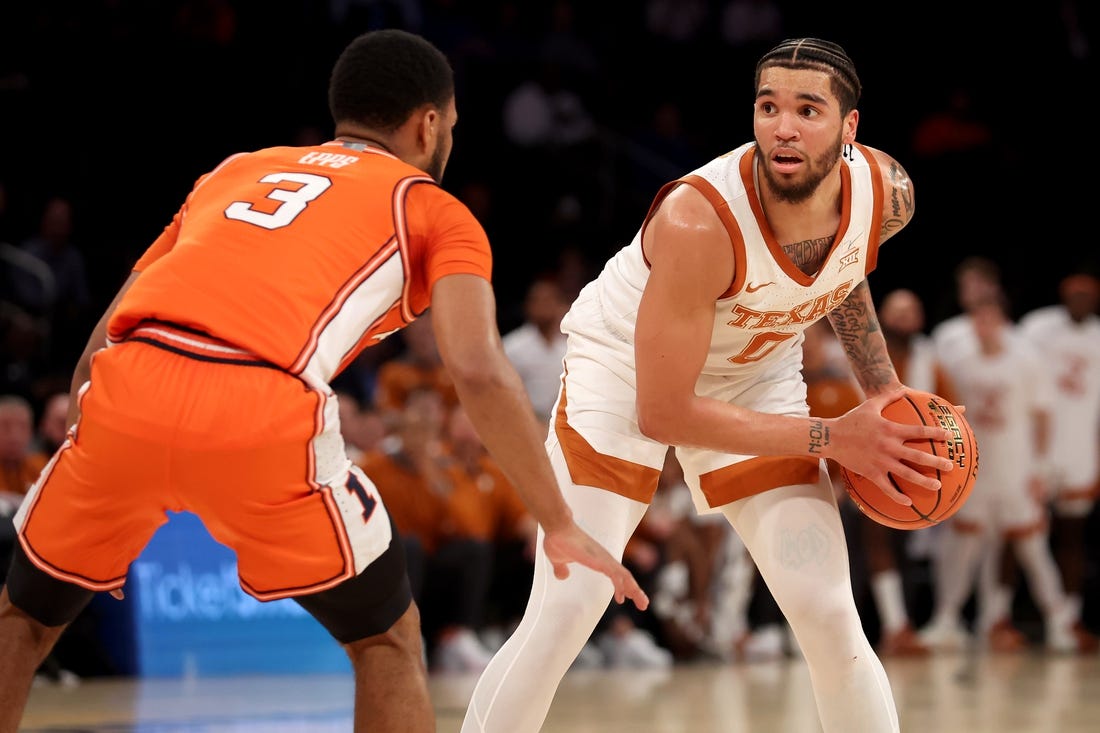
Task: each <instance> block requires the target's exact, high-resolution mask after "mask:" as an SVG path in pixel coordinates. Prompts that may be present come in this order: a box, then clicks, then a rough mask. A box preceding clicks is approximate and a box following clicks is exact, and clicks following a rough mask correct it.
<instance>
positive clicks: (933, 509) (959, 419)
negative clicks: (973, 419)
mask: <svg viewBox="0 0 1100 733" xmlns="http://www.w3.org/2000/svg"><path fill="white" fill-rule="evenodd" d="M914 396H915V397H916V398H917V400H919V402H918V401H917V400H915V399H914ZM905 405H908V411H907V410H906V408H905ZM945 414H949V415H950V416H951V418H952V419H953V420H954V421H955V423H956V425H957V427H958V432H959V435H960V438H961V440H960V442H959V446H960V448H961V449H962V451H963V456H962V457H963V460H964V463H965V465H966V472H965V475H963V476H961V477H960V478H958V479H957V480H955V481H952V480H948V481H944V478H943V477H944V473H943V472H941V471H939V470H938V469H937V470H935V471H934V474H935V476H936V477H937V478H939V479H940V480H941V482H942V483H943V484H944V486H943V488H941V489H940V491H938V492H936V495H935V497H934V498H931V497H927V496H926V495H927V492H925V491H924V490H921V489H913V490H912V491H906V490H904V489H903V488H902V486H901V485H900V484H899V479H897V478H896V477H895V476H894V475H893V474H889V479H890V482H891V483H892V484H893V485H894V487H895V488H896V489H897V490H898V491H901V492H902V493H905V494H907V495H909V496H910V498H911V499H914V501H913V504H912V505H910V506H908V507H906V506H905V505H902V504H895V503H894V502H893V500H892V499H890V498H889V497H887V496H886V495H885V494H884V493H882V492H881V490H879V489H878V487H876V486H874V484H872V483H871V482H870V481H869V480H868V479H866V477H863V476H860V475H858V474H854V473H852V472H850V471H848V470H847V469H845V468H843V467H841V469H842V470H841V476H842V477H843V479H844V483H845V488H846V489H847V491H848V494H849V496H850V498H851V499H852V501H853V503H854V504H855V505H856V506H857V507H858V508H859V510H860V511H861V512H862V513H863V514H865V515H867V516H868V517H870V518H871V519H872V520H874V521H876V522H878V523H879V524H883V525H885V526H888V527H893V528H896V529H906V530H912V529H920V528H923V527H929V526H933V525H935V524H939V523H940V522H942V521H943V520H945V519H947V518H949V517H951V516H952V515H953V514H954V513H955V512H956V511H957V510H958V508H959V507H960V506H962V504H963V503H965V501H966V499H967V498H968V496H969V493H970V490H972V489H973V482H974V476H975V474H976V472H977V468H978V465H977V463H978V453H977V438H976V437H975V435H974V431H973V429H971V427H970V424H969V423H968V422H966V419H965V418H964V417H963V416H962V413H960V412H959V411H958V410H956V409H955V407H954V405H952V404H951V403H950V402H946V401H945V400H944V399H943V398H942V397H940V396H939V395H936V394H934V393H931V392H927V393H923V394H916V395H911V394H906V395H903V396H902V398H901V399H899V400H897V401H895V402H892V403H890V404H889V405H887V407H886V409H884V410H883V416H884V417H886V418H887V419H890V420H894V421H895V422H900V423H906V424H913V425H917V424H920V425H931V424H937V425H939V424H942V422H941V418H943V417H944V416H945ZM911 442H913V443H914V445H919V441H911ZM928 452H929V453H931V454H933V455H936V456H942V455H943V453H942V452H941V451H940V450H939V447H938V446H937V445H936V442H935V441H933V440H929V441H928ZM950 454H951V452H950V451H949V452H948V455H950ZM918 470H927V469H918ZM928 473H929V475H932V472H931V471H929V472H928ZM951 473H952V474H954V472H951ZM951 478H954V476H952V477H951ZM872 491H873V492H877V493H873V494H872V493H871V492H872ZM917 492H920V493H917ZM871 496H873V497H874V499H875V500H877V501H878V506H876V504H875V503H874V502H872V501H870V500H869V499H870V497H871ZM951 497H956V498H955V499H954V500H953V501H951V502H950V503H948V499H949V498H951ZM920 499H923V500H924V501H920ZM929 500H930V501H931V506H929V507H928V508H927V509H925V510H922V509H921V506H923V505H926V504H928V502H929ZM886 502H890V503H889V504H886ZM880 506H881V507H882V508H879V507H880Z"/></svg>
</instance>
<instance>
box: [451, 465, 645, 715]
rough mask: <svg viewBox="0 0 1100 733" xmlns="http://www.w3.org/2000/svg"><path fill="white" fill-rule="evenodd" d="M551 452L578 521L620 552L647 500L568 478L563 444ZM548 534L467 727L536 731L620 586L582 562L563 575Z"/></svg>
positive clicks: (472, 704)
mask: <svg viewBox="0 0 1100 733" xmlns="http://www.w3.org/2000/svg"><path fill="white" fill-rule="evenodd" d="M551 458H552V460H553V461H555V469H556V470H558V480H559V481H560V482H562V491H563V493H564V494H565V499H566V501H567V502H568V503H569V506H570V507H571V508H572V510H573V516H574V518H575V519H576V521H577V524H579V525H580V526H581V528H582V529H584V530H585V531H586V532H588V533H589V534H590V535H592V536H593V537H594V538H595V539H596V540H597V541H599V542H600V544H602V545H603V546H604V547H606V548H607V550H608V552H610V553H611V554H612V555H613V556H615V557H616V558H621V557H622V554H623V548H624V547H626V541H627V540H628V539H629V538H630V535H631V534H633V532H634V529H635V528H636V527H637V526H638V522H640V521H641V519H642V515H644V514H645V511H646V509H647V505H645V504H642V503H640V502H636V501H632V500H630V499H627V498H624V497H622V496H619V495H618V494H613V493H611V492H610V491H604V490H602V489H594V488H591V487H588V486H574V485H572V484H569V483H567V482H568V473H567V472H566V473H565V475H564V476H563V473H562V470H560V469H561V466H560V460H561V454H560V449H555V450H554V451H553V453H552V455H551ZM542 539H543V533H542V528H541V527H540V528H539V539H538V547H539V549H538V557H537V560H536V563H535V576H534V582H533V585H532V588H531V597H530V599H529V600H528V602H527V610H526V611H525V612H524V614H523V619H522V620H521V621H520V623H519V626H518V627H517V628H516V630H515V632H514V633H513V634H512V636H511V637H509V639H508V641H506V642H505V643H504V646H502V647H501V648H500V650H499V651H498V652H497V653H496V654H495V655H494V656H493V659H492V661H490V662H489V666H488V667H486V669H485V671H484V672H483V673H482V675H481V678H480V679H479V680H478V682H477V686H476V687H475V688H474V692H473V696H472V697H471V699H470V704H469V707H468V708H467V710H466V718H465V720H464V721H463V723H462V733H536V731H538V730H539V729H540V728H541V727H542V724H543V721H544V720H545V719H546V714H547V713H548V712H549V710H550V703H551V702H552V701H553V699H554V694H555V692H556V691H557V688H558V685H559V684H560V682H561V678H562V677H563V676H564V675H565V673H566V671H568V669H569V666H570V665H571V664H572V663H573V660H574V659H576V657H577V654H578V653H579V652H580V650H581V648H582V647H583V646H584V644H585V642H587V641H588V638H589V636H591V634H592V630H593V629H594V628H595V627H596V624H597V623H598V622H599V620H600V618H601V617H602V616H603V613H604V611H606V610H607V604H608V602H609V601H610V600H611V596H612V593H613V591H614V588H613V587H612V585H611V581H610V580H609V579H608V578H607V577H606V576H605V575H602V574H601V573H597V572H596V571H594V570H589V569H588V568H586V567H583V566H581V565H578V564H576V563H573V564H571V565H570V566H569V577H568V578H567V579H565V580H558V579H557V578H555V577H554V571H553V568H552V567H551V566H550V563H549V562H548V561H547V559H546V556H545V555H544V554H543V553H542ZM628 602H629V601H628Z"/></svg>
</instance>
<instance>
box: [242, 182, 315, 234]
mask: <svg viewBox="0 0 1100 733" xmlns="http://www.w3.org/2000/svg"><path fill="white" fill-rule="evenodd" d="M260 182H261V183H272V184H275V187H274V188H272V189H271V191H270V192H269V193H268V194H267V196H266V197H265V198H267V199H270V200H271V201H278V202H279V206H278V207H277V208H276V209H275V210H274V211H271V212H265V211H258V210H256V209H254V208H252V204H251V203H249V202H247V201H234V202H233V203H231V204H230V205H229V206H227V207H226V209H225V215H226V216H227V217H229V218H230V219H236V220H238V221H244V222H248V223H249V224H255V225H256V226H258V227H263V228H264V229H279V228H281V227H285V226H287V225H288V224H290V223H291V222H292V221H294V219H295V218H296V217H297V216H298V214H301V213H302V212H303V211H305V210H306V206H307V205H308V204H309V202H310V201H312V200H314V199H315V198H317V197H318V196H320V195H321V194H323V193H324V192H325V191H326V190H327V189H328V187H329V186H331V185H332V181H331V180H329V179H328V178H325V177H324V176H317V175H314V174H312V173H290V172H283V173H269V174H268V175H266V176H264V177H263V178H261V179H260ZM287 182H289V183H297V184H300V185H299V186H298V188H293V189H292V188H283V187H281V186H280V185H279V184H282V183H287Z"/></svg>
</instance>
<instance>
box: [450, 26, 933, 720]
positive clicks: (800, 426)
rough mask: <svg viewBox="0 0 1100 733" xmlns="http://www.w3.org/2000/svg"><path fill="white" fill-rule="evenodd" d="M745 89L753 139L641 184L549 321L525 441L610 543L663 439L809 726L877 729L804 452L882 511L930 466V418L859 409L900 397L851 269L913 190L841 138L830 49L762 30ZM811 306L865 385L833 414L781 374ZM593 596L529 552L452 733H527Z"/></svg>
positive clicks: (654, 474)
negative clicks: (758, 581)
mask: <svg viewBox="0 0 1100 733" xmlns="http://www.w3.org/2000/svg"><path fill="white" fill-rule="evenodd" d="M755 88H756V94H755V105H754V116H753V124H754V131H755V141H754V142H750V143H747V144H745V145H742V146H740V147H738V148H736V149H735V150H732V151H731V152H729V153H727V154H725V155H723V156H721V157H719V158H717V159H715V160H713V161H711V162H709V163H707V164H705V165H704V166H702V167H701V168H699V169H698V170H696V171H694V172H693V173H691V174H689V175H687V176H684V177H683V178H681V179H679V180H676V181H673V182H671V183H669V184H667V185H666V186H665V187H663V188H662V189H661V190H660V191H659V192H658V193H657V196H656V198H655V200H654V202H653V205H652V206H651V208H650V211H649V215H648V216H647V217H646V219H645V221H644V222H643V224H642V226H641V228H640V229H639V231H638V233H637V235H636V236H635V237H634V239H633V241H632V242H631V243H630V244H629V245H627V246H626V247H624V248H623V249H622V250H620V251H619V252H618V254H616V255H615V256H614V257H612V258H611V260H610V261H609V262H608V263H607V264H606V266H605V267H604V269H603V271H602V273H601V274H600V275H599V276H598V278H597V279H595V280H594V281H592V282H591V283H589V284H588V285H587V286H585V288H584V289H583V290H582V292H581V293H580V295H579V296H578V298H577V300H576V301H575V302H574V304H573V306H572V308H571V309H570V311H569V313H568V314H567V315H566V317H565V319H564V320H563V322H562V330H563V331H564V332H565V333H566V335H567V336H568V340H569V343H568V347H567V352H566V356H565V361H564V367H565V368H564V373H563V384H562V389H561V392H560V394H559V397H558V403H557V405H556V408H555V414H554V416H553V417H552V418H551V429H550V435H549V436H548V438H547V449H548V451H549V452H550V456H551V462H552V463H553V464H554V466H555V469H556V471H557V473H558V479H559V481H560V482H561V484H562V487H563V491H564V493H565V495H566V498H567V501H568V502H569V504H570V506H571V508H572V510H573V512H574V516H575V517H576V520H577V521H578V522H579V523H580V524H581V526H583V527H585V529H587V530H588V531H589V532H591V533H592V535H593V536H595V537H597V538H598V539H599V540H600V541H601V542H602V543H603V544H604V546H605V547H606V548H607V549H608V550H609V551H610V552H611V553H612V554H613V555H621V553H622V550H623V547H624V546H625V544H626V542H627V539H628V538H629V537H630V535H631V533H632V532H633V531H634V528H635V527H636V526H637V525H638V522H639V520H640V519H641V517H642V515H643V514H644V513H645V511H646V508H647V506H648V503H649V501H650V500H651V498H652V496H653V493H654V490H655V488H656V486H657V479H658V476H659V474H660V471H661V467H662V465H663V463H664V459H665V452H666V450H667V447H668V446H670V445H672V446H675V448H676V456H677V459H678V460H679V462H680V464H681V466H682V467H683V470H684V478H685V481H686V482H687V484H688V486H689V488H690V489H691V491H692V493H693V497H694V501H695V505H696V507H697V509H698V510H699V511H703V512H721V513H722V514H723V515H724V516H725V517H726V519H728V520H729V522H730V524H732V526H733V527H734V529H735V530H736V531H737V533H738V534H739V536H740V537H741V539H742V540H743V541H744V543H745V546H746V547H748V549H749V551H750V552H751V553H752V555H753V559H754V560H755V561H756V563H757V565H758V566H759V568H760V571H761V574H762V575H763V577H764V579H765V580H766V581H767V583H768V585H769V588H770V589H771V591H772V593H773V594H774V596H775V599H776V601H777V602H778V603H779V605H780V607H781V608H782V610H783V612H784V614H785V616H786V617H787V620H788V621H789V623H790V625H791V628H792V630H793V632H794V634H795V636H796V639H797V642H798V645H799V647H800V648H801V651H802V652H803V654H804V655H805V658H806V661H807V663H808V666H809V671H810V676H811V679H812V682H813V686H814V695H815V698H816V701H817V707H818V711H819V715H820V719H821V723H822V727H823V729H824V731H826V733H839V732H841V731H843V733H860V732H861V731H864V732H866V733H872V732H873V733H884V732H885V731H896V730H898V720H897V711H896V707H895V704H894V701H893V696H892V693H891V691H890V684H889V681H888V680H887V677H886V674H885V672H884V670H883V667H882V665H881V663H880V662H879V659H878V658H877V657H876V655H875V652H874V650H873V649H872V648H871V645H870V644H869V643H868V640H867V638H866V636H865V634H864V632H863V627H862V624H861V621H860V618H859V615H858V612H857V610H856V605H855V601H854V599H853V597H852V589H851V584H850V578H849V567H848V557H847V551H846V546H845V538H844V536H843V528H842V526H841V521H840V516H839V513H838V511H837V505H836V501H835V498H834V495H833V491H832V487H831V486H830V482H829V478H828V474H827V471H826V468H825V463H824V460H823V459H827V458H833V459H835V460H837V461H838V462H839V463H840V464H841V465H844V466H847V467H848V468H850V469H852V470H854V471H857V472H859V473H861V474H863V475H865V476H868V477H869V478H871V479H872V480H873V481H875V482H876V483H877V484H878V485H879V486H880V487H881V488H882V490H883V491H884V492H886V493H887V494H888V495H889V496H891V497H893V498H894V500H896V501H898V502H900V503H903V504H908V503H910V502H909V499H908V498H907V497H905V496H904V495H902V494H900V493H899V492H897V491H896V490H895V489H894V488H893V486H892V485H891V483H890V480H889V478H888V476H887V474H888V473H892V474H894V475H895V476H898V477H904V478H907V479H911V480H914V481H916V482H917V484H918V485H919V486H920V487H921V489H922V490H936V489H937V488H938V486H939V480H938V479H937V478H936V477H935V470H940V471H944V470H948V467H949V461H947V460H946V459H942V458H936V457H934V456H931V455H930V454H928V453H926V452H924V451H921V450H916V449H914V448H913V447H911V446H909V445H906V444H905V441H907V440H910V439H924V440H934V441H946V440H948V439H949V437H950V436H949V433H948V432H947V431H946V430H944V429H941V428H939V427H934V426H923V425H922V426H905V425H901V424H900V423H894V422H892V421H889V420H886V419H884V418H883V417H882V415H881V411H882V408H883V407H884V406H886V405H887V404H889V403H890V402H891V401H893V400H895V399H898V398H899V397H900V396H901V395H902V394H904V391H905V388H904V387H903V386H902V385H901V383H900V382H899V381H898V377H897V374H896V373H895V372H894V368H893V366H892V365H891V363H890V360H889V357H888V356H887V352H886V346H885V343H884V342H883V339H882V335H881V333H880V332H879V327H878V321H877V319H876V317H875V309H874V303H873V301H872V298H871V294H870V291H869V289H868V286H867V283H866V281H865V280H866V277H867V274H868V273H869V272H870V271H871V270H872V269H873V268H874V266H875V262H876V259H877V257H878V247H879V244H880V243H881V242H883V241H884V240H886V239H887V238H889V237H890V236H892V235H893V234H895V233H897V232H898V231H899V230H900V229H901V228H902V227H903V226H905V225H906V224H907V223H908V221H909V220H910V218H911V217H912V214H913V189H912V186H911V184H910V181H909V178H908V176H907V174H906V173H905V171H904V170H903V169H902V167H901V166H900V165H899V164H898V163H897V161H895V160H894V159H893V158H891V157H890V156H888V155H886V154H884V153H882V152H880V151H877V150H873V149H871V148H868V147H865V146H862V145H859V144H856V143H855V138H856V127H857V124H858V122H859V112H858V111H857V110H856V109H855V107H856V103H857V101H858V99H859V93H860V83H859V78H858V76H857V74H856V70H855V67H854V66H853V64H852V61H851V60H850V59H849V58H848V56H847V54H846V53H845V52H844V49H842V48H841V47H840V46H837V45H836V44H834V43H830V42H827V41H822V40H817V39H812V38H802V39H794V40H788V41H784V42H783V43H781V44H779V45H778V46H776V47H775V48H774V49H772V50H770V51H769V52H767V53H766V54H765V55H764V56H763V58H762V59H761V61H760V62H759V63H758V65H757V69H756V79H755ZM824 316H828V317H829V320H830V322H831V324H832V326H833V328H834V329H835V330H836V332H837V334H838V335H839V338H840V339H841V342H842V343H843V344H844V347H845V350H846V353H847V354H848V357H849V359H850V361H851V363H852V366H853V369H854V371H855V373H856V375H857V377H858V379H859V381H860V384H861V386H862V388H863V389H864V391H865V393H866V394H867V395H869V398H868V400H867V401H866V402H864V403H863V404H861V405H860V406H859V407H857V408H855V409H854V410H852V411H850V412H848V413H845V414H844V415H843V416H841V417H838V418H811V417H809V415H808V408H807V404H806V386H805V384H804V383H803V381H802V377H801V374H800V368H801V364H802V349H801V344H802V339H803V331H804V330H805V329H806V328H807V327H808V326H809V325H810V324H811V323H813V322H814V321H816V320H818V319H820V318H822V317H824ZM919 468H926V469H928V468H930V469H935V470H933V471H930V472H929V473H930V474H931V475H928V474H926V473H924V472H922V471H920V470H918V469H919ZM610 598H611V586H610V585H609V584H608V583H607V581H606V580H605V579H604V578H603V577H601V576H598V575H597V574H595V573H586V572H574V573H572V574H571V575H570V576H569V578H568V579H566V580H563V581H560V582H559V581H555V579H554V578H553V577H552V575H551V568H550V566H549V564H548V563H547V562H546V561H545V560H544V559H543V558H541V556H540V557H539V559H538V561H537V563H536V570H535V578H534V583H533V587H532V591H531V596H530V600H529V602H528V606H527V611H526V614H525V615H524V617H523V619H522V621H521V622H520V625H519V627H518V628H517V629H516V631H515V632H514V633H513V635H512V636H511V637H510V638H509V639H508V641H507V642H506V643H505V645H504V646H503V647H502V648H501V649H500V650H499V651H498V652H497V654H496V655H495V657H494V658H493V660H492V661H491V662H490V664H489V666H488V668H486V670H485V671H484V673H483V674H482V676H481V678H480V680H479V682H478V684H477V686H476V689H475V690H474V693H473V697H472V699H471V701H470V705H469V708H468V710H467V713H466V718H465V721H464V723H463V728H462V730H463V731H464V733H474V732H482V731H486V732H487V731H491V732H492V733H532V732H533V731H537V730H539V728H540V727H541V726H542V724H543V721H544V719H545V716H546V715H547V713H548V712H549V709H550V705H551V702H552V700H553V697H554V693H555V690H556V689H557V686H558V684H559V682H560V681H561V678H562V676H563V675H564V673H565V672H566V670H567V669H568V668H569V665H570V663H571V662H572V661H573V659H574V657H575V656H576V655H577V653H578V651H579V650H580V649H581V648H582V647H583V645H584V643H585V640H586V639H587V638H588V636H589V634H590V633H591V631H592V629H593V627H594V626H595V624H596V622H597V621H598V620H599V618H600V616H601V615H602V614H603V612H604V610H605V608H606V607H607V604H608V601H609V600H610Z"/></svg>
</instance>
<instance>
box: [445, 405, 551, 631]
mask: <svg viewBox="0 0 1100 733" xmlns="http://www.w3.org/2000/svg"><path fill="white" fill-rule="evenodd" d="M446 440H447V449H448V451H449V452H450V454H451V456H452V458H453V459H454V460H455V462H456V463H457V464H458V466H459V467H460V468H461V469H462V470H463V471H465V473H466V476H467V478H469V482H468V483H466V482H464V483H462V484H461V485H460V486H461V488H462V489H463V490H462V491H456V492H455V494H454V495H453V497H452V507H454V508H455V510H456V511H461V512H462V513H463V514H464V515H465V520H466V523H467V530H468V531H469V532H470V534H471V535H472V536H473V537H475V538H480V539H482V540H484V541H486V542H487V543H488V544H489V546H490V548H491V553H492V565H491V572H490V579H489V590H488V594H487V598H486V612H485V616H484V621H485V625H484V627H483V628H482V629H480V633H479V636H480V637H481V639H482V640H483V642H484V643H485V644H486V646H488V647H491V648H494V649H495V648H498V647H499V646H500V644H502V643H504V638H505V635H506V634H507V633H510V632H511V630H512V629H513V628H514V627H515V625H516V623H517V622H518V620H519V618H520V616H522V615H523V609H524V607H525V606H526V605H527V590H528V589H529V588H530V587H531V579H532V577H533V576H534V561H535V541H536V532H537V530H538V525H537V523H536V522H535V519H534V517H532V516H531V513H530V512H528V511H527V508H526V507H525V506H524V505H523V502H522V501H521V500H520V498H519V494H518V493H516V490H515V487H513V486H512V483H511V482H510V481H509V480H508V477H507V476H505V475H504V472H503V471H502V470H501V468H500V465H499V464H498V463H497V462H496V460H495V459H494V458H493V457H492V456H491V455H490V454H489V451H488V450H487V449H486V447H485V443H483V442H482V440H481V436H480V435H478V433H477V430H476V429H474V425H473V423H472V422H470V417H469V415H467V414H466V410H465V409H464V408H463V407H462V406H461V405H457V406H455V407H454V408H452V409H451V412H450V415H449V416H448V418H447V426H446Z"/></svg>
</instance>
